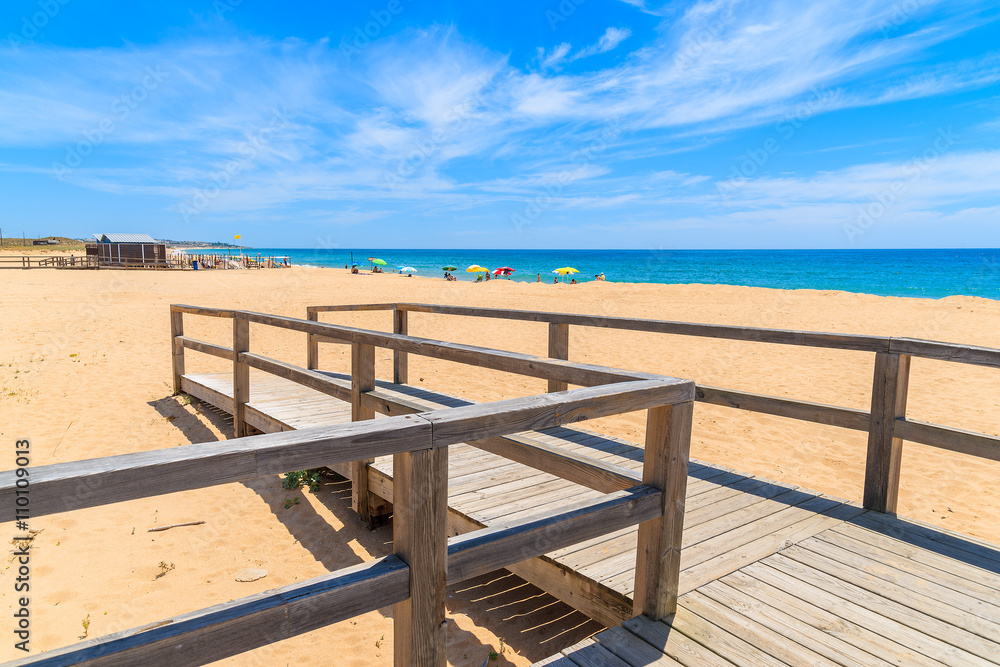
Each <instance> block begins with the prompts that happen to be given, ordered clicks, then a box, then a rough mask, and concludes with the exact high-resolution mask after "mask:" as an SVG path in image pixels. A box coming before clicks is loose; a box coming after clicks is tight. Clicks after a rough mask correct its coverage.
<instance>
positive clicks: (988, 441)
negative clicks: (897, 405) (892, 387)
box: [895, 418, 1000, 461]
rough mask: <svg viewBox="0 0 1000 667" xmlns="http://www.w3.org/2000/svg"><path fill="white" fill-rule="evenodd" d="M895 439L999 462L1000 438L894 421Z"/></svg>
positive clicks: (934, 425) (914, 421)
mask: <svg viewBox="0 0 1000 667" xmlns="http://www.w3.org/2000/svg"><path fill="white" fill-rule="evenodd" d="M895 434H896V437H898V438H899V439H900V440H909V441H910V442H919V443H921V444H924V445H931V446H932V447H938V448H939V449H947V450H948V451H952V452H958V453H959V454H967V455H969V456H978V457H980V458H983V459H988V460H990V461H1000V437H997V436H995V435H984V434H982V433H976V432H974V431H965V430H962V429H958V428H949V427H947V426H940V425H938V424H929V423H927V422H922V421H917V420H915V419H900V418H897V419H896V429H895Z"/></svg>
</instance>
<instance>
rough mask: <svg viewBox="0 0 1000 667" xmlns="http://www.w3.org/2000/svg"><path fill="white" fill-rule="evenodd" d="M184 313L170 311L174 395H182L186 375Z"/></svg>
mask: <svg viewBox="0 0 1000 667" xmlns="http://www.w3.org/2000/svg"><path fill="white" fill-rule="evenodd" d="M183 336H184V313H182V312H180V311H175V310H171V311H170V367H171V377H172V378H173V388H174V395H177V394H179V393H181V377H182V376H183V375H184V346H183V344H182V342H181V338H182V337H183Z"/></svg>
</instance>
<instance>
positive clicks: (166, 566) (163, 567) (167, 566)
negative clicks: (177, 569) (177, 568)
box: [156, 560, 174, 579]
mask: <svg viewBox="0 0 1000 667" xmlns="http://www.w3.org/2000/svg"><path fill="white" fill-rule="evenodd" d="M157 567H158V568H160V573H159V574H158V575H156V578H157V579H159V578H160V577H162V576H163V575H165V574H166V573H167V572H170V570H172V569H174V564H173V563H168V562H167V561H165V560H161V561H160V564H159V565H157Z"/></svg>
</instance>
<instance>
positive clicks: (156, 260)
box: [87, 234, 170, 269]
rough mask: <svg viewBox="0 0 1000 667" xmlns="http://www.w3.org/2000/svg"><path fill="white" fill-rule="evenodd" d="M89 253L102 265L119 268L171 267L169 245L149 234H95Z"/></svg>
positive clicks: (89, 244) (88, 245)
mask: <svg viewBox="0 0 1000 667" xmlns="http://www.w3.org/2000/svg"><path fill="white" fill-rule="evenodd" d="M94 239H95V240H96V242H94V243H88V244H87V255H88V256H92V257H97V258H98V259H99V261H100V265H101V266H107V267H117V268H137V269H138V268H169V266H170V265H169V263H168V262H167V247H166V245H164V244H163V243H160V242H159V241H157V240H156V239H154V238H153V237H152V236H150V235H149V234H94Z"/></svg>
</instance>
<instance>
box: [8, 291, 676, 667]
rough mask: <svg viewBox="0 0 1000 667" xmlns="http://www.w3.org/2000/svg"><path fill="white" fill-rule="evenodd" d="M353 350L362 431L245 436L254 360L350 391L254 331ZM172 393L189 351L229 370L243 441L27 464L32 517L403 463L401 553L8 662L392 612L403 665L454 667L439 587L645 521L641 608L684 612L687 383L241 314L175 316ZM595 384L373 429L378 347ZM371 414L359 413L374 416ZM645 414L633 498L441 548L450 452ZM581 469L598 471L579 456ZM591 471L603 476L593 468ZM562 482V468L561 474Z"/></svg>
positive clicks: (106, 656)
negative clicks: (219, 331) (217, 331)
mask: <svg viewBox="0 0 1000 667" xmlns="http://www.w3.org/2000/svg"><path fill="white" fill-rule="evenodd" d="M184 314H196V315H205V316H211V317H225V318H230V319H232V321H233V340H232V347H225V346H221V345H215V344H212V343H207V342H203V341H198V340H195V339H192V338H190V337H187V336H184V335H183V317H184ZM252 322H253V323H257V324H263V325H267V326H274V327H280V328H284V329H291V330H297V331H302V332H305V333H307V334H310V335H321V336H323V337H324V338H327V337H328V338H336V339H339V340H346V341H349V342H350V344H351V345H352V348H353V354H352V358H353V359H354V360H355V361H354V366H353V368H352V374H351V383H350V387H349V388H348V392H347V395H346V398H347V400H351V402H352V406H353V417H354V420H355V421H354V422H352V423H350V424H342V425H336V426H328V427H319V428H310V429H302V430H297V431H288V432H282V433H274V434H268V435H256V436H246V423H245V405H246V401H247V400H248V399H249V378H250V374H249V369H250V368H251V367H254V368H258V369H261V370H264V371H267V372H271V373H274V374H276V375H279V376H281V377H285V378H288V379H291V380H294V381H297V382H301V383H302V384H305V385H308V386H311V387H316V388H318V389H320V390H321V391H327V392H328V393H332V394H334V395H337V396H340V397H342V398H344V397H345V393H344V387H343V386H342V385H341V384H335V383H333V382H332V381H331V379H330V378H329V377H328V376H325V375H323V374H321V373H317V372H315V371H310V370H309V369H305V368H300V367H298V366H294V365H292V364H288V363H285V362H283V361H279V360H276V359H270V358H268V357H264V356H261V355H257V354H254V353H252V352H250V323H252ZM171 333H172V341H171V342H172V349H173V373H174V387H175V388H176V389H179V387H180V376H181V375H182V374H183V373H184V366H185V359H184V350H185V349H193V350H196V351H199V352H203V353H206V354H209V355H213V356H217V357H222V358H224V359H229V360H231V361H232V362H233V382H234V397H235V400H234V403H235V424H236V430H237V436H238V437H237V438H236V439H233V440H227V441H223V442H213V443H204V444H193V445H186V446H181V447H175V448H171V449H164V450H156V451H151V452H142V453H138V454H125V455H121V456H112V457H106V458H101V459H93V460H89V461H79V462H75V463H65V464H56V465H50V466H43V467H39V468H33V469H32V470H31V490H32V496H31V500H32V502H31V507H32V516H33V517H36V516H42V515H46V514H52V513H56V512H66V511H71V510H76V509H82V508H86V507H95V506H99V505H107V504H111V503H118V502H124V501H128V500H133V499H137V498H148V497H152V496H158V495H162V494H167V493H175V492H178V491H186V490H192V489H199V488H205V487H209V486H213V485H217V484H227V483H232V482H241V481H246V480H251V479H256V478H260V477H264V476H268V475H277V474H281V473H284V472H289V471H293V470H301V469H306V468H316V467H320V466H327V465H337V464H341V463H350V462H357V461H358V459H361V460H363V461H367V460H372V459H374V458H375V457H377V456H387V455H392V456H393V496H394V498H393V500H394V517H393V555H392V556H388V557H385V558H381V559H378V560H375V561H372V562H370V563H365V564H363V565H359V566H355V567H352V568H347V569H344V570H339V571H337V572H332V573H330V574H327V575H323V576H321V577H316V578H313V579H310V580H308V581H304V582H301V583H296V584H293V585H290V586H286V587H284V588H280V589H276V590H272V591H268V592H265V593H260V594H257V595H253V596H250V597H246V598H241V599H239V600H234V601H231V602H227V603H224V604H219V605H216V606H214V607H209V608H207V609H202V610H199V611H196V612H192V613H189V614H184V615H181V616H178V617H174V618H171V619H166V620H164V621H161V622H158V623H153V624H150V625H147V626H143V627H140V628H135V629H132V630H127V631H124V632H120V633H116V634H113V635H108V636H106V637H101V638H96V639H93V640H90V641H86V642H83V643H81V644H76V645H74V646H70V647H66V648H63V649H58V650H55V651H50V652H48V653H43V654H40V655H37V656H32V657H28V658H25V659H23V660H21V661H18V662H16V663H14V664H25V665H27V664H30V665H65V664H76V663H80V662H86V664H88V665H120V664H171V665H196V664H204V663H207V662H212V661H215V660H219V659H222V658H225V657H228V656H232V655H236V654H239V653H242V652H244V651H248V650H251V649H253V648H256V647H259V646H263V645H266V644H270V643H274V642H276V641H280V640H282V639H285V638H288V637H292V636H295V635H298V634H301V633H304V632H309V631H311V630H315V629H317V628H321V627H323V626H325V625H328V624H331V623H335V622H338V621H341V620H344V619H346V618H350V617H353V616H356V615H358V614H362V613H365V612H368V611H371V610H375V609H379V608H381V607H384V606H386V605H389V604H392V605H394V608H393V627H394V646H395V656H394V661H395V664H396V665H400V666H403V665H405V666H410V665H434V666H438V667H440V666H443V665H445V663H446V659H445V648H446V637H445V628H446V626H445V622H444V621H445V586H446V584H447V583H454V582H457V581H462V580H464V579H468V578H470V577H475V576H478V575H480V574H484V573H486V572H490V571H493V570H495V569H498V568H502V567H505V566H508V565H512V564H514V563H518V562H521V561H523V560H526V559H528V558H532V557H535V556H538V555H541V554H543V553H546V552H550V551H553V550H555V549H560V548H563V547H566V546H570V545H572V544H576V543H579V542H582V541H585V540H588V539H592V538H594V537H598V536H600V535H605V534H608V533H611V532H613V531H616V530H620V529H622V528H626V527H629V526H635V525H638V526H639V546H638V551H637V554H636V564H637V570H636V571H637V579H636V603H635V604H636V607H635V609H636V613H646V614H647V615H649V616H651V617H653V618H657V619H662V618H665V617H666V616H669V615H670V614H672V613H673V612H674V611H675V609H676V604H677V591H678V577H679V572H680V560H679V557H680V549H681V537H682V535H681V530H682V522H683V515H684V497H685V491H686V485H687V461H688V452H689V448H690V434H691V415H692V408H693V399H694V383H693V382H690V381H686V380H680V379H677V378H670V377H664V376H656V375H649V374H642V373H634V372H630V371H621V370H618V369H612V368H603V367H599V366H590V365H585V364H574V363H570V362H565V361H558V360H549V359H543V358H538V357H531V356H528V355H518V354H514V353H509V352H502V351H496V350H489V349H484V348H474V347H470V346H464V345H456V344H453V343H446V342H440V341H429V340H425V339H416V338H412V337H409V336H405V335H399V334H386V333H380V332H375V331H366V330H362V329H354V328H348V327H339V326H335V325H331V324H323V323H316V322H311V321H308V320H298V319H294V318H287V317H278V316H273V315H264V314H261V313H251V312H244V311H232V310H220V309H209V308H198V307H191V306H172V307H171ZM375 347H387V348H391V349H394V350H399V351H405V352H406V353H410V354H414V353H415V354H426V355H428V356H432V357H436V358H441V359H450V360H453V361H460V362H463V363H470V364H473V365H477V366H483V367H486V368H494V369H498V370H506V371H509V372H513V373H521V374H525V375H531V376H534V377H543V378H547V379H550V380H558V381H563V382H571V383H573V384H582V385H591V386H587V387H585V388H582V389H575V390H573V391H568V392H565V393H560V394H543V395H541V396H532V397H528V398H520V399H513V400H507V401H500V402H496V403H488V404H479V405H470V406H465V407H459V408H448V409H442V410H436V411H430V412H420V413H418V414H403V415H398V416H396V417H390V418H387V419H379V420H372V419H370V417H371V416H373V413H372V412H371V408H365V407H364V406H366V405H371V404H372V403H373V402H374V403H376V404H377V403H378V402H379V400H380V399H379V397H378V395H377V392H376V391H374V383H373V380H374V348H375ZM366 410H367V411H366ZM635 410H646V411H647V414H648V425H647V435H646V455H645V463H644V467H643V471H642V476H641V478H640V477H638V476H637V475H636V473H633V472H632V471H628V473H629V478H628V480H627V483H628V488H625V489H623V490H619V491H614V492H612V493H607V494H605V495H603V496H602V497H600V498H598V499H596V500H590V501H584V502H579V503H577V504H575V505H573V506H571V507H568V508H563V509H561V510H559V511H557V512H549V513H540V514H538V515H536V516H533V517H531V518H529V519H526V520H523V521H519V522H516V523H513V524H510V525H505V526H503V527H495V528H486V529H482V530H478V531H474V532H471V533H467V534H464V535H461V536H459V537H456V538H452V539H451V540H448V538H447V532H446V521H447V502H448V498H447V491H448V479H447V471H448V447H449V446H450V445H453V444H458V443H465V442H473V441H476V440H479V439H490V438H497V437H501V436H505V435H509V434H512V433H517V432H521V431H525V430H532V429H543V428H549V427H555V426H559V425H562V424H569V423H574V422H578V421H581V420H586V419H593V418H598V417H603V416H608V415H615V414H621V413H625V412H631V411H635ZM575 465H576V466H577V467H579V466H587V465H590V464H589V463H588V461H587V460H585V459H583V458H582V457H577V458H576V460H575ZM594 466H595V469H596V470H597V471H598V472H597V474H601V471H602V469H601V467H600V466H599V465H598V464H597V462H594ZM556 474H558V473H556ZM18 490H19V486H18V484H17V478H16V476H15V473H14V472H12V471H11V472H3V473H0V521H12V520H13V519H14V518H15V516H14V514H15V507H16V504H15V500H16V498H17V495H18Z"/></svg>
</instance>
